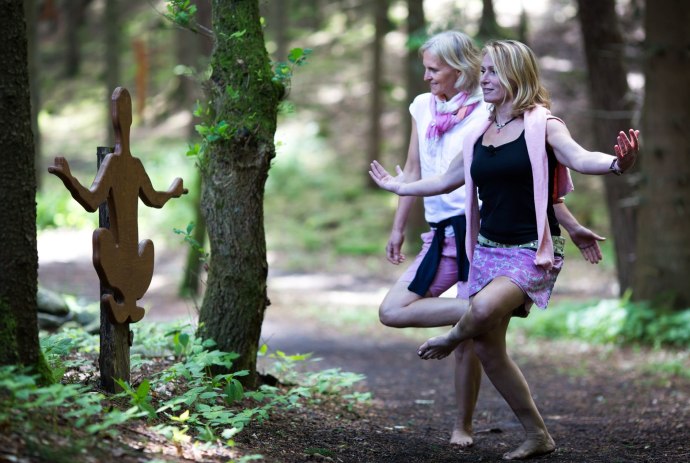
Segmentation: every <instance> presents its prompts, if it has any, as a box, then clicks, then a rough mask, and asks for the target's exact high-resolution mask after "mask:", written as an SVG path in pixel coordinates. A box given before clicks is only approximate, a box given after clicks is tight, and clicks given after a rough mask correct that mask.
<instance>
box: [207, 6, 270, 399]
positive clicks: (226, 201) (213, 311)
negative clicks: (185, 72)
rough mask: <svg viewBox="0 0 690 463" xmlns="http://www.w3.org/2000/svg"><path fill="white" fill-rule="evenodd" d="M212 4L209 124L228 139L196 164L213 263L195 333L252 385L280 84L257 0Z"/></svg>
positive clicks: (262, 305) (216, 143)
mask: <svg viewBox="0 0 690 463" xmlns="http://www.w3.org/2000/svg"><path fill="white" fill-rule="evenodd" d="M212 6H213V30H214V32H215V36H216V48H215V50H214V52H213V55H212V58H211V64H212V68H213V74H212V75H211V79H210V82H209V87H210V88H209V92H210V94H209V100H210V101H211V104H212V111H213V112H214V114H213V116H212V118H213V119H212V121H211V124H213V125H215V126H216V127H218V126H219V124H220V123H221V122H224V123H227V124H228V128H227V131H226V132H225V133H226V136H224V137H222V138H221V139H219V140H216V141H210V143H209V146H208V148H207V153H206V155H205V156H204V157H203V159H201V166H200V167H201V172H202V178H203V187H202V197H201V207H202V210H203V213H204V217H205V219H206V224H207V227H208V235H209V242H210V248H211V263H210V267H209V273H208V281H207V288H206V294H205V297H204V301H203V304H202V306H201V312H200V314H199V334H200V335H201V336H202V337H203V338H207V339H208V338H211V339H213V340H215V341H216V343H217V345H218V348H220V349H221V350H224V351H228V352H236V353H238V354H240V358H238V359H237V360H236V361H235V364H234V365H233V370H245V369H246V370H249V372H250V375H249V376H247V377H243V378H244V380H245V383H246V384H247V385H250V386H251V385H253V384H255V382H256V354H257V349H258V344H259V336H260V332H261V324H262V322H263V318H264V311H265V310H266V306H267V304H268V299H267V296H266V277H267V273H268V264H267V262H266V238H265V234H264V222H263V215H264V212H263V199H264V186H265V182H266V178H267V177H268V169H269V168H270V162H271V159H273V157H274V156H275V146H274V143H273V139H274V136H275V130H276V118H277V110H278V103H279V99H280V96H281V95H282V93H283V89H282V86H281V85H279V84H276V83H274V82H273V81H272V77H273V72H272V70H271V67H270V60H269V57H268V53H267V52H266V47H265V44H264V37H263V31H262V28H261V22H260V17H259V4H258V0H213V2H212Z"/></svg>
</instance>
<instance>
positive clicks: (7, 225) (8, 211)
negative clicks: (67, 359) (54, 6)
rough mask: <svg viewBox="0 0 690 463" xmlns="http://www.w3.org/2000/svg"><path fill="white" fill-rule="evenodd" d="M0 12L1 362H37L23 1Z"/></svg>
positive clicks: (35, 264) (31, 154) (33, 177)
mask: <svg viewBox="0 0 690 463" xmlns="http://www.w3.org/2000/svg"><path fill="white" fill-rule="evenodd" d="M3 5H4V9H3V13H2V15H0V31H1V32H0V34H1V35H2V37H1V39H0V62H2V63H3V72H1V73H0V105H1V107H2V108H11V110H8V111H2V113H1V114H0V119H1V122H0V126H2V130H0V153H2V156H0V221H1V222H0V224H1V227H2V230H3V245H2V246H0V263H1V267H2V272H0V364H3V365H8V364H22V365H27V366H38V365H39V362H40V361H41V359H42V357H41V350H40V347H39V344H38V324H37V319H36V317H37V316H36V291H37V289H38V288H37V286H38V254H37V251H36V174H35V172H34V143H33V135H32V132H31V99H30V94H29V74H28V67H27V66H28V64H27V38H26V26H25V23H24V8H23V4H22V2H4V4H3Z"/></svg>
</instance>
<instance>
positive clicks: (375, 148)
mask: <svg viewBox="0 0 690 463" xmlns="http://www.w3.org/2000/svg"><path fill="white" fill-rule="evenodd" d="M373 6H374V27H375V31H376V32H375V33H374V41H373V42H372V44H371V52H372V65H371V77H370V83H371V108H370V109H369V111H370V112H369V117H370V120H369V143H368V148H369V149H368V153H369V155H368V159H367V161H368V162H367V165H369V164H370V163H371V162H372V161H374V160H376V159H381V113H382V112H383V92H382V85H381V84H382V82H381V81H382V79H383V39H384V37H385V36H386V29H387V25H388V0H375V1H374V2H373ZM367 186H368V187H369V188H372V189H376V188H378V187H377V185H376V183H375V182H374V181H373V180H372V179H371V178H369V179H368V182H367Z"/></svg>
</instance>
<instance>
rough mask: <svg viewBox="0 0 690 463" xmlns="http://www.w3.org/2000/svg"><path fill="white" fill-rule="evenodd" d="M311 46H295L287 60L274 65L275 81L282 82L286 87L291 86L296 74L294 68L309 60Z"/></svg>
mask: <svg viewBox="0 0 690 463" xmlns="http://www.w3.org/2000/svg"><path fill="white" fill-rule="evenodd" d="M312 51H313V50H312V49H311V48H293V49H291V50H290V53H288V60H287V62H282V61H281V62H278V63H275V64H274V66H273V81H274V82H278V83H281V84H283V85H285V86H286V87H290V82H291V80H292V76H293V74H294V70H295V68H296V67H298V66H303V65H304V64H306V62H307V58H309V55H311V54H312Z"/></svg>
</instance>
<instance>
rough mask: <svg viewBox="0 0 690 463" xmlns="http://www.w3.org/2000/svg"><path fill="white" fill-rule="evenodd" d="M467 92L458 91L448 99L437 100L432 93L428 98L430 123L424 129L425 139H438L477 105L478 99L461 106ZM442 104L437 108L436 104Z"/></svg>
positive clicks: (466, 97)
mask: <svg viewBox="0 0 690 463" xmlns="http://www.w3.org/2000/svg"><path fill="white" fill-rule="evenodd" d="M468 98H469V94H468V93H466V92H460V93H458V94H457V95H455V96H454V97H453V98H452V99H451V100H450V101H440V100H439V101H438V102H437V98H436V97H435V96H434V95H431V98H429V106H430V109H431V117H432V120H431V123H430V124H429V127H427V129H426V138H427V140H438V139H439V138H441V137H442V136H443V134H444V133H446V132H448V131H449V130H450V129H452V128H453V127H455V126H456V125H457V124H458V123H460V121H462V120H463V119H464V118H466V117H467V116H469V115H470V113H471V112H472V110H474V108H476V107H477V104H479V101H475V102H474V103H470V104H469V105H467V106H463V105H464V104H465V102H466V101H467V99H468ZM437 105H439V106H442V108H437V107H436V106H437Z"/></svg>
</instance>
